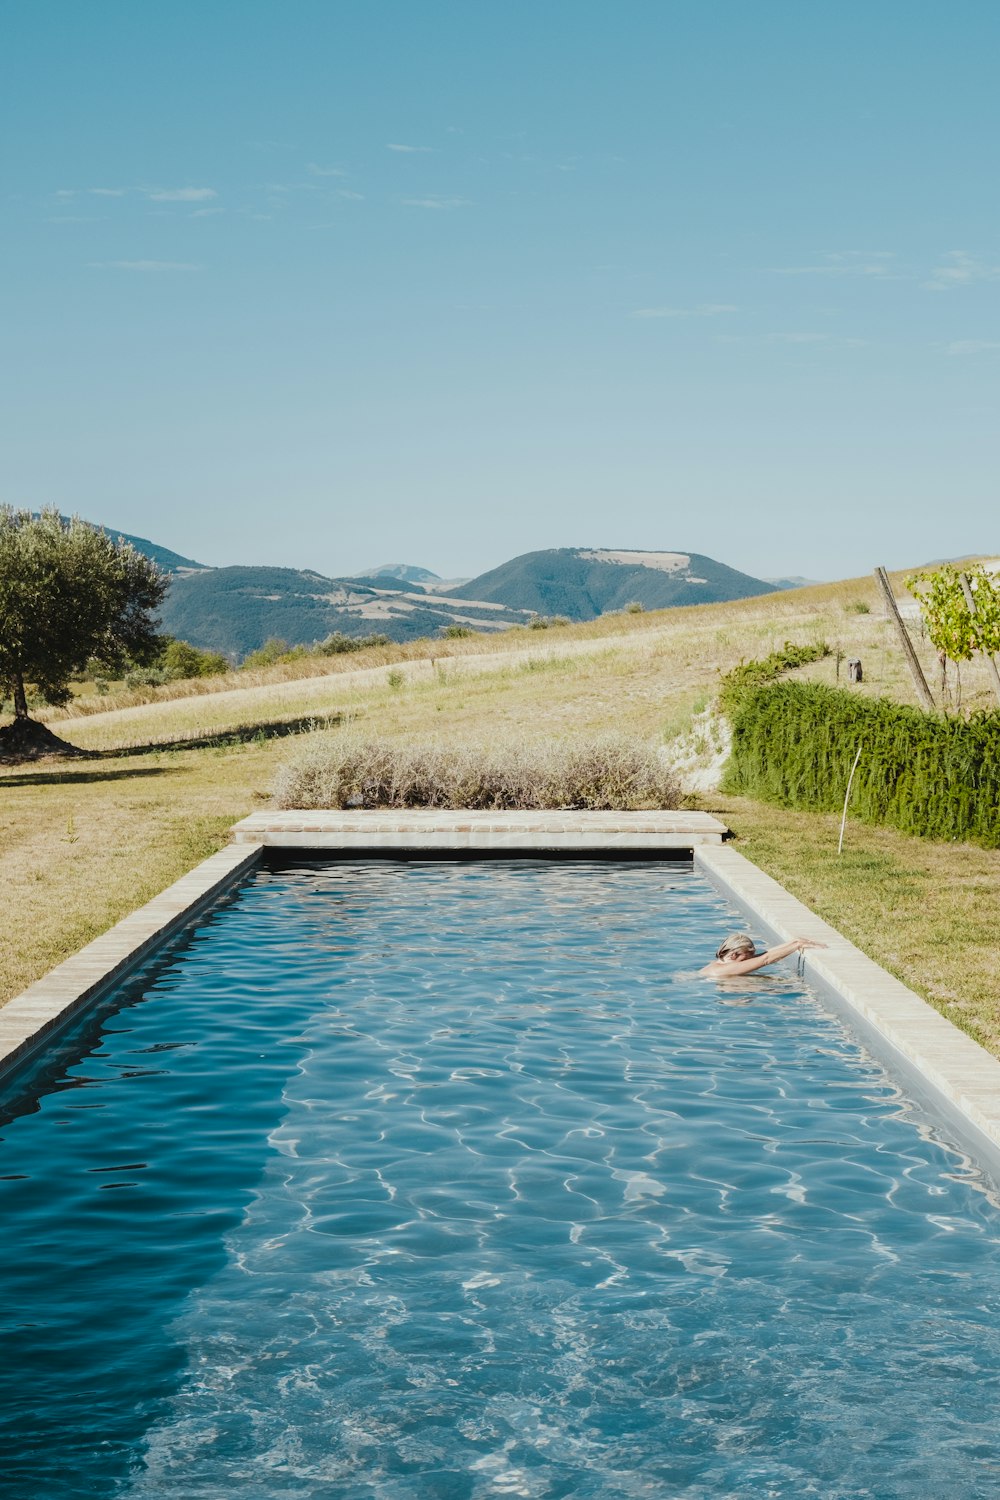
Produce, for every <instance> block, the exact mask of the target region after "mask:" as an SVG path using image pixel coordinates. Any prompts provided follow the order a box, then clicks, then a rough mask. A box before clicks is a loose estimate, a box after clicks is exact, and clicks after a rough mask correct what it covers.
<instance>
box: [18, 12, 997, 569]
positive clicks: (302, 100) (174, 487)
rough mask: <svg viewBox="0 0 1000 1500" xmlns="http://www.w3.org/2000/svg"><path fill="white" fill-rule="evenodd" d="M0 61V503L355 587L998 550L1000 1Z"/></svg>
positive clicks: (340, 20) (56, 18)
mask: <svg viewBox="0 0 1000 1500" xmlns="http://www.w3.org/2000/svg"><path fill="white" fill-rule="evenodd" d="M0 26H2V33H3V45H2V49H0V51H2V57H3V61H2V62H0V99H2V101H3V103H2V105H0V109H2V112H3V120H2V129H3V140H4V143H5V145H4V151H3V185H2V190H0V191H2V195H3V196H2V202H3V211H4V219H5V227H4V233H3V249H2V255H3V260H4V262H5V266H4V275H3V288H4V304H5V306H4V311H3V324H4V334H5V336H4V345H5V353H6V357H5V359H4V361H3V374H2V377H0V378H2V380H3V385H4V390H3V400H2V410H3V425H4V428H5V433H4V441H3V443H2V456H0V500H3V501H6V502H8V503H12V504H17V505H26V506H32V507H37V506H38V505H40V504H44V503H50V504H56V505H59V506H60V507H61V508H62V509H63V510H65V511H68V512H72V511H77V512H79V513H80V514H82V515H84V516H86V517H88V518H89V519H93V520H100V521H103V522H105V523H107V524H108V525H110V526H112V527H120V528H121V529H122V530H125V531H130V532H136V533H139V534H141V535H145V536H150V537H153V538H155V539H156V540H157V541H159V542H162V543H164V544H165V545H167V546H170V547H173V548H175V549H176V550H177V551H180V552H183V553H185V554H187V555H189V556H194V557H196V558H198V559H199V560H201V561H204V562H208V563H213V564H224V563H237V562H240V563H265V562H266V563H272V564H282V565H288V566H293V567H313V568H316V569H318V570H319V571H322V572H325V573H331V574H338V573H345V572H352V571H357V570H358V569H361V568H363V567H365V566H367V565H370V564H374V563H379V562H388V561H406V562H413V563H421V564H423V565H425V566H427V567H430V568H433V569H434V570H435V571H436V572H439V573H442V574H444V575H446V576H455V575H459V574H471V573H475V572H478V571H480V570H482V569H484V568H487V567H490V566H494V565H496V564H497V563H499V562H501V561H504V560H505V559H507V558H509V557H512V556H514V555H515V554H517V553H520V552H525V551H529V550H532V549H535V548H539V547H552V546H610V547H636V548H664V549H668V550H687V551H695V552H702V553H707V554H709V555H710V556H713V557H716V558H719V559H720V560H722V561H724V562H727V563H730V564H731V565H733V566H736V567H741V568H743V569H745V570H746V571H748V572H751V573H754V574H758V575H760V574H765V575H769V574H781V573H802V574H805V575H807V576H811V577H816V578H834V577H842V576H847V575H850V574H857V573H862V572H865V571H867V570H868V569H870V568H871V567H872V566H873V565H874V564H875V563H878V562H884V563H886V564H888V565H889V566H906V565H908V564H911V563H916V562H920V561H924V560H927V559H930V558H936V557H942V556H954V555H959V554H962V553H967V552H973V551H996V550H1000V524H998V516H1000V507H998V505H997V489H998V485H997V473H998V466H997V457H998V447H1000V443H998V430H1000V429H998V424H997V420H996V415H997V396H998V393H1000V222H998V207H997V191H996V168H997V146H998V129H997V126H998V112H1000V111H998V104H997V89H996V57H997V55H998V44H1000V7H997V6H995V5H991V4H989V3H987V0H974V3H970V0H953V3H951V4H950V5H948V6H947V7H946V6H943V5H941V4H939V3H937V0H935V3H933V4H930V3H924V0H841V3H838V4H836V5H834V4H820V3H818V0H817V3H811V0H810V3H806V0H752V3H748V0H697V3H695V0H618V3H614V4H612V3H595V0H531V3H524V0H504V3H503V4H500V3H485V0H484V3H469V0H463V3H460V4H459V3H449V0H434V3H430V0H426V3H421V0H371V3H368V4H363V5H362V4H347V3H341V0H207V3H206V0H170V3H169V4H164V5H145V4H136V3H134V0H101V3H100V4H99V5H97V4H95V5H81V4H79V3H78V0H6V3H5V4H4V6H3V8H2V22H0Z"/></svg>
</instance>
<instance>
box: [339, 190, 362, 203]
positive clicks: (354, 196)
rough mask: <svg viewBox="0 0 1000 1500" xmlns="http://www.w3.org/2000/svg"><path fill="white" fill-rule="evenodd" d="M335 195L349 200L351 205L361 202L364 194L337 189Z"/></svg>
mask: <svg viewBox="0 0 1000 1500" xmlns="http://www.w3.org/2000/svg"><path fill="white" fill-rule="evenodd" d="M337 194H338V196H339V197H341V198H350V200H351V202H352V203H361V202H363V200H364V196H365V195H364V193H355V192H354V191H353V190H352V189H351V188H338V189H337Z"/></svg>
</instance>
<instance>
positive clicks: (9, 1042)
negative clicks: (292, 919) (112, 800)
mask: <svg viewBox="0 0 1000 1500" xmlns="http://www.w3.org/2000/svg"><path fill="white" fill-rule="evenodd" d="M260 857H261V851H260V847H259V846H257V847H250V846H248V845H247V844H232V845H230V846H229V847H228V848H227V849H221V850H220V851H219V853H218V854H213V855H212V856H211V857H210V858H209V859H206V860H203V861H202V862H201V864H200V865H196V866H195V868H194V869H193V870H190V871H189V872H188V874H187V875H183V876H182V877H181V879H180V880H177V881H175V882H174V884H173V885H171V886H168V887H167V889H166V890H165V891H162V892H161V893H160V895H158V896H154V897H153V899H152V901H148V902H147V903H146V905H145V906H142V907H140V908H139V910H138V911H134V912H131V913H130V914H129V915H128V916H127V917H123V918H122V920H121V921H120V922H117V923H116V924H115V926H114V927H112V928H111V929H110V930H109V931H108V932H105V933H103V934H102V935H101V936H100V937H98V938H95V939H94V941H93V942H92V943H88V944H87V945H86V947H85V948H81V949H80V951H79V952H78V953H74V954H73V956H72V958H67V959H65V960H64V961H63V962H62V963H61V964H57V965H56V967H55V968H54V969H51V970H50V971H49V973H48V974H46V975H44V976H43V977H42V978H41V979H37V980H36V981H35V983H34V984H32V985H29V986H28V988H27V989H26V990H24V991H23V992H22V993H21V994H20V995H17V996H16V997H15V998H14V999H13V1000H10V1001H9V1002H8V1003H7V1004H6V1005H5V1006H3V1008H2V1009H0V1075H2V1074H4V1073H6V1072H7V1071H8V1070H9V1069H11V1068H13V1067H16V1066H18V1065H19V1064H20V1063H22V1062H24V1061H25V1060H26V1059H27V1058H28V1057H30V1056H31V1054H32V1053H34V1052H36V1051H37V1050H38V1049H39V1047H41V1046H42V1045H43V1044H44V1043H45V1042H47V1041H48V1040H49V1039H50V1038H51V1037H53V1036H55V1034H56V1033H57V1032H58V1031H59V1030H61V1028H62V1027H63V1026H66V1025H67V1024H68V1023H69V1022H70V1021H72V1020H73V1018H74V1017H75V1016H77V1015H78V1014H79V1013H80V1012H81V1011H82V1010H83V1009H84V1008H85V1007H86V1006H87V1005H89V1004H91V1003H93V1002H94V1001H95V1000H97V999H99V998H100V996H101V994H103V993H104V991H105V990H107V989H108V988H109V987H110V986H111V985H112V984H116V983H117V982H118V981H119V980H121V979H123V978H124V977H125V975H126V974H128V973H129V971H130V970H131V969H134V968H135V967H136V965H137V964H139V963H141V962H142V960H143V959H144V958H146V957H147V956H148V955H149V954H150V953H151V952H152V951H153V950H154V949H155V948H157V947H159V946H160V944H161V943H163V942H165V941H166V939H167V938H169V937H170V936H171V935H172V934H173V933H174V932H176V931H177V929H178V928H180V927H182V926H183V925H184V924H185V923H186V922H189V921H190V920H191V918H192V917H195V916H197V915H198V913H199V912H200V911H202V910H204V908H205V907H206V906H208V905H210V904H211V902H212V901H213V900H214V899H215V898H216V896H218V895H219V894H220V893H221V892H222V891H224V890H225V889H226V888H227V887H228V886H230V885H234V884H236V882H237V881H239V880H240V879H241V878H242V876H243V875H245V874H247V873H248V872H249V871H250V870H252V869H253V867H254V865H256V864H257V863H258V862H259V860H260Z"/></svg>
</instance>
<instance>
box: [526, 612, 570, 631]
mask: <svg viewBox="0 0 1000 1500" xmlns="http://www.w3.org/2000/svg"><path fill="white" fill-rule="evenodd" d="M568 624H569V620H567V618H566V616H565V615H535V616H534V618H533V619H531V620H529V621H528V629H529V630H557V629H558V628H559V627H560V626H561V625H568Z"/></svg>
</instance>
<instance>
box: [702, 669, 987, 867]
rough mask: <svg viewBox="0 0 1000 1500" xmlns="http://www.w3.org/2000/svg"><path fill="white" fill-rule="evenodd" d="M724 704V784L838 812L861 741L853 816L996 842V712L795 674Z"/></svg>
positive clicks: (927, 833)
mask: <svg viewBox="0 0 1000 1500" xmlns="http://www.w3.org/2000/svg"><path fill="white" fill-rule="evenodd" d="M727 710H728V712H729V715H730V718H731V721H732V725H733V751H732V757H731V759H730V762H729V766H728V769H727V773H726V790H727V791H731V792H739V793H741V794H743V795H745V796H748V797H757V798H759V799H760V800H761V801H764V802H776V803H780V804H781V805H782V806H784V807H804V808H811V809H814V810H818V811H824V812H839V811H840V809H841V808H842V806H843V803H844V793H845V792H846V790H847V781H848V777H849V776H850V773H851V766H852V764H853V762H854V756H855V753H856V751H857V748H858V745H859V744H860V745H861V747H862V748H861V759H860V761H859V763H858V769H857V772H856V774H855V777H854V785H853V787H852V788H851V801H850V806H849V812H850V814H851V816H852V817H855V818H860V819H861V820H862V821H864V822H866V823H889V824H892V825H893V826H894V827H895V828H900V829H902V830H903V832H904V833H912V834H918V835H920V836H921V837H924V838H932V839H967V840H969V841H971V842H974V843H978V844H984V845H986V846H987V847H988V848H991V849H995V848H998V847H1000V714H998V713H982V714H974V715H973V716H972V717H971V718H970V719H967V720H966V719H957V718H946V717H945V716H943V715H939V714H928V713H924V712H922V711H921V710H920V709H916V708H906V707H904V706H903V705H901V704H898V703H890V702H888V701H887V700H886V699H884V698H863V697H861V696H860V695H858V694H855V693H852V692H849V691H844V690H842V689H839V688H829V687H824V686H822V685H821V684H819V683H803V682H777V683H773V684H771V685H769V686H764V687H759V688H756V689H751V690H748V691H745V692H743V693H741V694H730V695H729V701H728V703H727Z"/></svg>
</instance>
